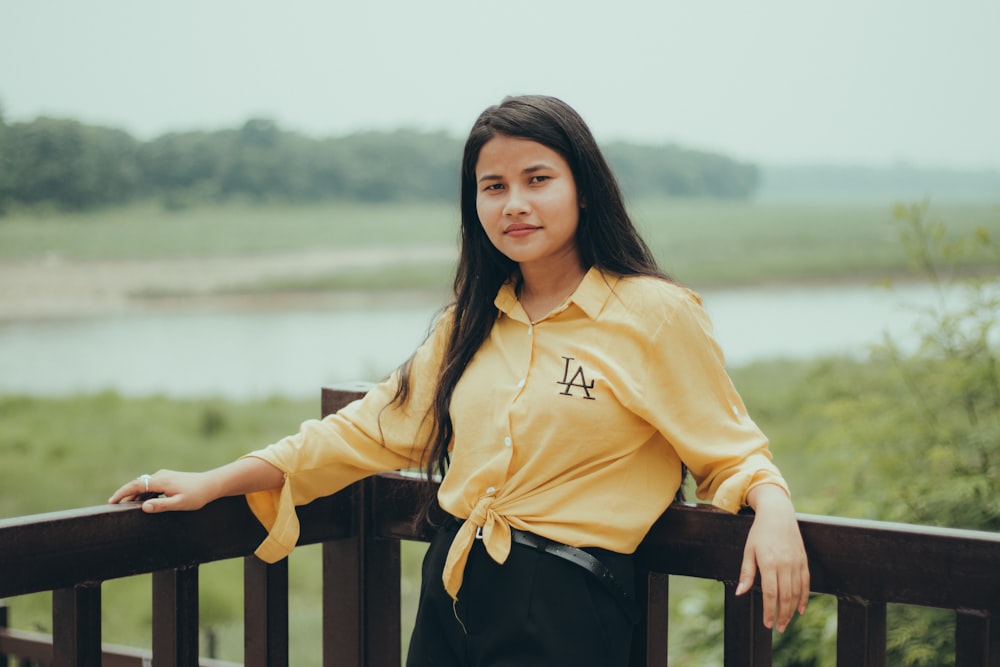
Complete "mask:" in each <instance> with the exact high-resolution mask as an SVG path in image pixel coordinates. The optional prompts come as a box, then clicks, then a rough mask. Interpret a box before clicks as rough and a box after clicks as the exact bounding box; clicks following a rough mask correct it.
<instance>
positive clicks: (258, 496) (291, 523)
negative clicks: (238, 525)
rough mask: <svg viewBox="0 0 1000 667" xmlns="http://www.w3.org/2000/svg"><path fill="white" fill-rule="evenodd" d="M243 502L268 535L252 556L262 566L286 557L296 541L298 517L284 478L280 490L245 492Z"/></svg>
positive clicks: (297, 538)
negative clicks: (260, 561) (264, 563)
mask: <svg viewBox="0 0 1000 667" xmlns="http://www.w3.org/2000/svg"><path fill="white" fill-rule="evenodd" d="M246 500H247V505H249V506H250V511H251V512H253V515H254V516H255V517H257V520H258V521H260V523H261V525H263V526H264V528H265V529H267V533H268V534H267V537H266V538H264V541H263V542H261V543H260V546H258V547H257V549H256V551H254V555H255V556H257V557H258V558H260V559H261V560H262V561H264V562H266V563H275V562H277V561H279V560H281V559H282V558H284V557H285V556H287V555H288V554H290V553H291V552H292V550H293V549H294V548H295V545H296V543H297V542H298V541H299V516H298V514H296V512H295V503H294V502H292V490H291V484H290V483H289V481H288V475H287V474H286V475H285V481H284V483H283V484H282V486H281V488H280V489H269V490H267V491H257V492H254V493H248V494H247V495H246Z"/></svg>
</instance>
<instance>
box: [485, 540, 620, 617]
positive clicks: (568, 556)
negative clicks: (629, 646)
mask: <svg viewBox="0 0 1000 667" xmlns="http://www.w3.org/2000/svg"><path fill="white" fill-rule="evenodd" d="M477 536H478V531H477ZM510 539H511V541H512V542H514V543H516V544H521V545H523V546H526V547H531V548H532V549H535V550H537V551H542V552H544V553H547V554H552V555H553V556H555V557H556V558H562V559H563V560H567V561H569V562H571V563H573V564H574V565H579V566H580V567H582V568H583V569H585V570H586V571H587V572H589V573H591V574H592V575H594V576H595V577H596V578H597V580H598V581H599V582H601V585H602V586H604V588H605V589H607V591H608V592H609V593H610V594H611V596H612V597H613V598H614V599H615V600H617V601H618V603H619V604H620V605H621V607H622V610H624V612H625V615H626V616H627V617H628V619H629V621H631V622H632V623H633V624H634V623H638V622H639V618H640V614H639V605H638V604H636V602H635V600H634V599H633V598H632V595H630V594H629V592H628V591H627V590H625V589H624V588H622V586H621V584H619V583H618V580H617V579H615V575H614V574H612V572H611V570H609V569H608V566H607V565H605V564H604V563H602V562H601V560H600V559H599V558H597V556H594V555H593V554H591V553H589V552H587V551H584V550H583V549H579V548H577V547H571V546H569V545H566V544H563V543H561V542H555V541H553V540H550V539H548V538H545V537H542V536H541V535H535V534H534V533H528V532H525V531H523V530H517V529H516V528H511V529H510Z"/></svg>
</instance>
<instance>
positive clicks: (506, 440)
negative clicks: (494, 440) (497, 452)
mask: <svg viewBox="0 0 1000 667" xmlns="http://www.w3.org/2000/svg"><path fill="white" fill-rule="evenodd" d="M512 444H514V441H513V440H511V439H510V436H509V435H508V436H507V437H506V438H504V439H503V446H504V447H510V446H511V445H512Z"/></svg>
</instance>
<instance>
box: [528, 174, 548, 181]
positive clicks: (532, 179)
mask: <svg viewBox="0 0 1000 667" xmlns="http://www.w3.org/2000/svg"><path fill="white" fill-rule="evenodd" d="M549 178H551V177H550V176H543V175H537V176H532V177H531V182H532V183H541V182H542V181H547V180H549Z"/></svg>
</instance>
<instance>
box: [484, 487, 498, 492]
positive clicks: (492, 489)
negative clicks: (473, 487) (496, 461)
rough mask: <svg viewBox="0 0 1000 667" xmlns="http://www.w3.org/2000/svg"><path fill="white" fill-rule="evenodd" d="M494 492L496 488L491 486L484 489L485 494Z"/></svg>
mask: <svg viewBox="0 0 1000 667" xmlns="http://www.w3.org/2000/svg"><path fill="white" fill-rule="evenodd" d="M496 490H497V488H496V487H495V486H491V487H490V488H488V489H486V493H496Z"/></svg>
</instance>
